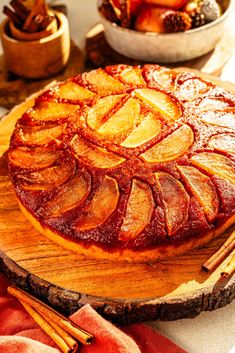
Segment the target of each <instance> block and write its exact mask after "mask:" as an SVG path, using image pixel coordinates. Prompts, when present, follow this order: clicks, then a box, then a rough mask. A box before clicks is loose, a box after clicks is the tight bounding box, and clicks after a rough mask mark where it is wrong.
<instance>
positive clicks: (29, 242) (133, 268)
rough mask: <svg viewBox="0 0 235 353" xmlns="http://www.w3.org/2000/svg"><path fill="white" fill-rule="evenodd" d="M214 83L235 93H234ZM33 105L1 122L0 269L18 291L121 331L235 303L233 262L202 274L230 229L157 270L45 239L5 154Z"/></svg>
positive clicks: (157, 266)
mask: <svg viewBox="0 0 235 353" xmlns="http://www.w3.org/2000/svg"><path fill="white" fill-rule="evenodd" d="M203 77H204V78H207V77H208V76H205V75H203ZM210 79H211V80H213V81H215V83H217V84H219V85H220V86H222V87H225V88H226V89H229V90H230V91H232V92H233V93H235V86H233V85H231V84H229V83H224V82H222V81H219V79H216V78H212V77H210ZM33 102H34V97H31V98H29V99H28V100H27V101H26V102H25V103H24V104H23V105H21V106H18V107H16V108H14V110H13V111H12V112H11V113H10V114H9V115H8V116H6V117H5V118H3V119H2V121H1V122H0V142H1V150H0V156H1V158H0V269H1V270H2V271H3V272H4V273H5V274H6V275H7V276H8V278H9V279H10V280H11V281H12V282H13V283H15V284H16V285H17V286H19V287H20V288H22V289H25V290H27V291H30V292H31V293H32V294H33V295H35V296H37V297H39V298H40V299H42V300H44V301H45V302H47V303H49V304H50V305H51V306H53V307H54V308H56V309H57V310H59V311H61V312H63V313H64V314H71V313H73V312H74V311H75V310H77V309H78V308H79V307H81V306H82V305H84V304H86V303H90V304H91V305H92V306H93V307H94V308H95V309H96V310H97V311H98V312H99V313H101V314H102V315H103V316H104V317H106V318H107V319H109V320H112V321H113V322H117V323H133V322H140V321H147V320H156V319H161V320H174V319H179V318H188V317H195V316H197V315H198V314H200V312H201V311H205V310H214V309H216V308H219V307H222V306H224V305H226V304H228V303H230V302H231V301H232V300H233V299H234V298H235V275H233V276H230V277H229V278H227V279H221V278H220V271H221V268H222V266H223V265H224V264H225V263H226V262H227V261H229V258H230V257H231V256H230V257H228V258H227V259H226V260H225V261H224V262H223V263H222V264H221V265H220V266H219V267H218V268H217V270H216V271H215V272H213V273H212V274H208V273H205V272H203V271H201V264H202V263H203V262H205V261H206V259H207V258H208V257H209V256H211V255H212V254H213V253H214V252H215V251H216V250H217V249H218V248H219V247H220V246H221V244H222V243H223V242H224V241H225V239H226V238H227V236H228V234H229V233H230V232H231V230H232V229H230V230H229V231H227V232H226V233H225V234H224V235H223V236H221V237H220V238H219V239H216V240H214V241H213V242H210V243H209V244H208V245H207V246H205V247H204V248H202V249H196V250H193V251H190V252H188V253H185V254H184V255H181V256H177V257H173V258H171V259H167V260H164V261H159V262H156V263H154V264H150V263H142V264H138V263H121V262H109V261H102V260H94V259H90V258H85V257H83V256H81V255H79V254H75V253H73V252H71V251H69V250H65V249H63V248H62V247H60V246H59V245H57V244H55V243H53V242H52V241H50V240H49V239H47V238H46V237H45V236H43V235H41V234H39V233H38V232H37V231H36V230H35V229H34V228H33V227H32V226H31V224H30V223H29V222H28V221H27V220H26V219H25V217H24V215H23V214H22V213H21V211H20V210H19V207H18V204H17V200H16V197H15V194H14V190H13V187H12V185H11V181H10V179H9V176H8V171H7V157H6V153H5V152H6V150H7V148H8V142H9V137H10V135H11V133H12V130H13V128H14V125H15V122H16V120H17V118H18V117H20V116H21V114H22V111H24V110H26V108H28V107H29V106H31V105H32V104H33Z"/></svg>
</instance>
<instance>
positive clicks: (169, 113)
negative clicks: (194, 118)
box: [135, 88, 181, 122]
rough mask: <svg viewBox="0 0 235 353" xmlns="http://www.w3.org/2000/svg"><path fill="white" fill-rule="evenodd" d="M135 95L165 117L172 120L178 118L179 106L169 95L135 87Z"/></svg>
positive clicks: (179, 113)
mask: <svg viewBox="0 0 235 353" xmlns="http://www.w3.org/2000/svg"><path fill="white" fill-rule="evenodd" d="M135 95H136V97H138V98H139V99H141V100H142V101H143V102H145V103H147V104H149V105H151V106H152V107H153V108H154V109H155V110H156V111H158V112H160V113H161V114H162V115H163V116H164V118H165V119H167V120H169V121H171V122H173V121H175V120H177V119H179V118H180V116H181V108H180V105H179V103H178V101H177V100H174V99H173V98H172V97H170V96H169V95H167V94H165V93H163V92H160V91H157V90H155V89H150V88H142V89H136V90H135Z"/></svg>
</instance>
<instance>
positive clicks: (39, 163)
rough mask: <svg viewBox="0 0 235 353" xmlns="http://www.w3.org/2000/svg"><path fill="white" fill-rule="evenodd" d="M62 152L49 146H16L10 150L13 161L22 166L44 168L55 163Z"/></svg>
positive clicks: (9, 156) (10, 157)
mask: <svg viewBox="0 0 235 353" xmlns="http://www.w3.org/2000/svg"><path fill="white" fill-rule="evenodd" d="M60 156H61V153H60V152H59V151H55V150H51V149H48V148H43V147H37V148H33V149H31V148H28V147H16V148H11V149H10V150H9V152H8V158H9V159H10V161H11V163H13V164H14V165H16V166H17V167H20V168H31V169H43V168H46V167H49V166H50V165H51V164H52V163H54V162H55V161H56V160H57V159H58V158H59V157H60Z"/></svg>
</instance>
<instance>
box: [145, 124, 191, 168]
mask: <svg viewBox="0 0 235 353" xmlns="http://www.w3.org/2000/svg"><path fill="white" fill-rule="evenodd" d="M193 142H194V133H193V130H192V129H191V127H190V126H188V125H183V126H181V127H180V128H179V129H177V130H175V131H174V132H173V133H172V134H170V135H168V136H167V137H166V138H165V139H163V140H162V141H161V142H159V143H157V144H156V145H154V146H153V147H152V148H150V149H149V150H147V151H146V152H144V153H142V155H141V158H143V159H144V160H145V161H147V162H149V163H164V162H169V161H172V160H175V159H177V158H179V157H180V156H182V155H183V154H184V153H185V152H186V151H187V150H188V149H189V147H190V146H191V145H192V144H193Z"/></svg>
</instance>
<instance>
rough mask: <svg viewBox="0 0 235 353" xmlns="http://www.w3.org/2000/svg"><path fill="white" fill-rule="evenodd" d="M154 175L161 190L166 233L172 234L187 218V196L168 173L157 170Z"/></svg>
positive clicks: (178, 183) (179, 184)
mask: <svg viewBox="0 0 235 353" xmlns="http://www.w3.org/2000/svg"><path fill="white" fill-rule="evenodd" d="M154 176H155V178H156V181H157V184H158V187H159V189H160V192H161V197H162V201H163V206H164V209H165V218H166V226H167V231H168V234H169V235H174V234H175V233H177V231H178V229H179V228H181V227H182V225H184V223H185V222H186V221H187V219H188V208H189V196H188V194H187V193H186V191H185V189H184V187H183V185H182V184H181V183H180V182H179V181H178V180H176V179H175V178H174V177H173V176H171V175H170V174H168V173H165V172H157V173H154Z"/></svg>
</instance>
